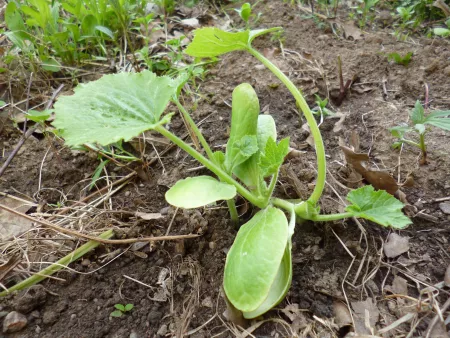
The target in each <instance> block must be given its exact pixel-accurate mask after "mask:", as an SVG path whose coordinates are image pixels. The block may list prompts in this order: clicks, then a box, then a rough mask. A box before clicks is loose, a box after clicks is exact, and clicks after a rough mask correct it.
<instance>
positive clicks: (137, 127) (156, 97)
mask: <svg viewBox="0 0 450 338" xmlns="http://www.w3.org/2000/svg"><path fill="white" fill-rule="evenodd" d="M279 30H280V28H271V29H266V30H256V31H250V30H245V31H240V32H236V33H231V32H225V31H222V30H220V29H217V28H203V29H199V30H196V31H195V33H194V40H193V41H192V43H191V44H190V45H189V46H188V47H187V49H186V51H185V52H186V54H188V55H191V56H194V57H196V58H212V57H217V56H219V55H222V54H225V53H229V52H233V51H246V52H248V53H250V54H251V55H253V56H254V57H255V58H256V59H258V60H259V61H260V62H261V63H262V64H263V65H265V66H266V67H267V68H268V69H269V70H270V71H271V72H272V73H273V74H274V75H275V76H277V77H278V79H279V80H280V81H281V82H282V83H283V84H284V85H285V86H286V87H287V89H288V90H289V91H290V92H291V93H292V95H293V96H294V98H295V100H296V102H297V105H298V107H299V108H300V109H301V110H302V112H303V114H304V115H305V118H306V120H307V122H308V124H309V127H310V130H311V133H312V135H313V137H314V142H315V151H316V155H317V172H318V174H317V179H316V185H315V187H314V190H313V192H312V194H311V196H310V197H309V198H308V200H306V201H299V202H292V201H287V200H284V199H281V198H274V197H273V196H272V195H273V192H274V190H275V187H276V183H277V180H278V174H279V170H280V167H281V165H282V164H283V162H284V158H285V156H286V155H287V153H288V152H289V138H284V139H282V140H280V141H278V142H277V130H276V125H275V120H274V119H273V117H272V116H270V115H260V114H259V113H260V106H259V100H258V97H257V94H256V92H255V90H254V89H253V88H252V86H250V85H249V84H247V83H243V84H240V85H239V86H237V87H236V88H235V89H234V91H233V95H232V109H231V110H232V112H231V129H230V136H229V139H228V142H227V144H226V148H225V151H224V152H222V151H215V152H213V151H212V150H211V147H210V146H209V144H208V143H207V142H206V140H205V138H204V136H203V135H202V133H201V131H200V130H199V128H198V127H197V126H196V124H195V122H194V120H193V119H192V117H191V116H190V115H189V113H188V111H187V110H186V109H185V108H184V107H183V105H182V104H181V103H180V101H179V99H178V96H179V95H180V92H181V88H182V87H183V85H184V83H185V82H186V81H187V80H188V79H187V78H186V76H183V75H182V76H180V77H178V78H175V79H172V78H170V77H168V76H162V77H158V76H156V75H155V74H153V73H151V72H149V71H144V72H141V73H139V74H130V73H120V74H115V75H106V76H104V77H102V78H101V79H99V80H97V81H93V82H90V83H88V84H84V85H80V86H78V87H77V88H76V90H75V94H74V95H72V96H65V97H62V98H60V99H59V100H58V102H57V103H56V104H55V113H56V114H55V120H54V122H53V124H54V126H55V127H56V128H58V130H59V133H60V134H61V136H62V137H64V139H65V141H66V144H67V145H69V146H75V145H79V144H84V143H98V144H100V145H107V144H111V143H114V142H117V141H120V140H125V141H128V140H130V139H131V138H133V137H136V136H138V135H139V134H140V133H142V132H144V131H146V130H154V131H156V132H158V133H160V134H161V135H163V136H164V137H166V138H167V139H169V140H170V141H172V142H173V143H174V144H175V145H177V146H178V147H179V148H181V149H183V150H184V151H185V152H187V153H188V154H189V155H191V156H192V157H193V158H194V159H196V160H197V161H199V162H200V163H201V164H203V165H204V166H205V167H206V168H207V169H208V170H210V171H211V172H213V173H214V174H215V175H216V176H217V178H218V179H216V178H214V177H211V176H206V175H204V176H197V177H188V178H185V179H182V180H179V181H178V182H177V183H175V185H174V186H172V187H171V188H170V189H169V190H168V191H167V192H166V195H165V198H166V201H167V202H168V203H169V204H171V205H173V206H175V207H178V208H184V209H194V208H201V207H205V206H208V205H210V204H211V203H215V202H217V201H220V200H226V201H227V203H228V207H229V209H230V215H231V218H232V219H233V221H235V222H236V221H237V219H238V214H237V211H236V206H235V202H234V198H235V196H236V195H237V194H239V195H241V196H242V197H243V198H245V199H246V200H247V201H248V202H250V203H251V204H253V205H254V206H255V207H257V208H259V209H260V210H259V211H258V212H256V214H255V215H254V216H253V217H252V218H251V219H250V220H249V221H248V222H247V223H245V224H244V225H242V226H241V227H240V229H239V231H238V232H237V235H236V238H235V241H234V243H233V245H232V247H231V248H230V250H229V252H228V254H227V259H226V262H225V271H224V282H223V285H224V290H225V293H226V297H227V299H228V300H229V302H230V303H231V304H232V305H233V306H234V307H235V308H236V309H237V310H239V311H241V312H242V314H243V316H244V317H245V318H256V317H258V316H260V315H262V314H264V313H265V312H267V311H269V310H270V309H271V308H273V307H274V306H276V305H277V304H278V303H280V302H281V301H282V300H283V298H284V296H285V295H286V293H287V292H288V290H289V287H290V284H291V280H292V252H291V251H292V242H291V238H292V235H293V233H294V228H295V225H296V221H301V220H312V221H333V220H340V219H344V218H350V217H360V218H365V219H367V220H370V221H373V222H376V223H378V224H381V225H383V226H391V227H393V228H397V229H401V228H404V227H405V226H407V225H408V224H410V223H411V221H410V220H409V219H408V218H407V217H406V216H405V215H404V214H403V213H402V212H401V209H402V207H403V204H402V203H401V202H400V201H398V200H397V199H395V198H394V197H393V196H392V195H389V194H388V193H387V192H385V191H382V190H380V191H375V190H374V188H373V187H372V186H365V187H362V188H359V189H356V190H353V191H351V192H350V193H349V194H348V196H347V200H348V201H349V202H350V205H349V206H347V208H346V210H345V212H343V213H339V214H332V215H320V214H319V211H320V210H319V207H318V202H319V199H320V197H321V195H322V193H323V190H324V187H325V178H326V177H325V176H326V158H325V148H324V144H323V140H322V136H321V134H320V131H319V128H318V126H317V123H316V120H315V118H314V115H313V114H312V112H311V110H310V109H309V107H308V104H307V103H306V101H305V99H304V98H303V96H302V95H301V93H300V91H299V90H298V89H297V87H296V86H295V85H294V84H293V83H292V81H291V80H290V79H289V78H288V77H287V76H286V75H285V74H284V73H283V72H282V71H281V70H280V69H278V68H277V67H276V66H275V65H274V64H273V63H272V62H270V60H268V59H267V58H265V57H264V56H263V55H261V54H260V53H259V52H258V51H257V50H255V49H254V48H252V46H251V43H252V41H253V39H255V38H256V37H258V36H260V35H262V34H266V33H270V32H275V31H279ZM170 101H172V102H173V103H175V105H176V106H177V107H178V109H179V111H180V112H181V114H182V115H183V118H184V120H185V121H186V122H187V124H188V127H189V128H190V130H191V131H192V132H193V134H195V137H196V138H197V139H198V141H199V142H200V145H201V147H202V148H203V149H204V151H205V153H206V156H204V155H203V154H202V153H201V152H200V151H199V150H196V149H194V148H193V147H191V146H190V145H189V144H187V143H186V142H185V141H183V140H182V139H180V138H179V137H178V136H177V135H175V134H174V133H173V132H171V131H170V130H169V129H168V128H166V127H164V125H165V124H168V123H169V122H170V119H171V117H172V116H173V113H171V114H166V115H164V116H163V113H164V111H165V109H166V107H167V105H168V103H169V102H170ZM286 214H287V215H289V220H288V218H287V216H286Z"/></svg>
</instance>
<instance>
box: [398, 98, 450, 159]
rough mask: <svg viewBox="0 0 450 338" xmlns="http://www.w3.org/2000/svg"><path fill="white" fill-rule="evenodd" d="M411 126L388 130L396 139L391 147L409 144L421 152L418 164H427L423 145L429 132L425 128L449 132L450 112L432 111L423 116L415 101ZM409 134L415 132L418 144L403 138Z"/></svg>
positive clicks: (421, 109)
mask: <svg viewBox="0 0 450 338" xmlns="http://www.w3.org/2000/svg"><path fill="white" fill-rule="evenodd" d="M409 116H410V117H411V123H412V127H411V126H408V125H406V126H397V127H393V128H391V129H389V131H390V132H391V134H392V136H394V137H396V138H397V139H398V141H396V142H395V143H394V144H393V145H392V146H393V147H394V148H398V147H400V146H401V145H402V144H409V145H411V146H414V147H417V148H419V149H420V151H421V152H422V158H421V159H420V164H426V163H427V146H426V144H425V134H426V133H427V131H428V130H429V128H427V126H428V125H429V126H435V127H438V128H441V129H444V130H450V118H449V117H450V110H447V111H434V112H432V113H430V114H428V115H425V109H424V107H423V106H422V104H421V103H420V101H416V104H415V105H414V109H413V110H412V111H411V112H410V114H409ZM409 132H416V133H417V134H419V142H416V141H413V140H409V139H407V138H405V134H406V133H409Z"/></svg>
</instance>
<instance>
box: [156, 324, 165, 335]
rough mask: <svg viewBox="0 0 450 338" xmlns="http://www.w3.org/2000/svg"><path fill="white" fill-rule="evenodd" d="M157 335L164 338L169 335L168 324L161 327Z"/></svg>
mask: <svg viewBox="0 0 450 338" xmlns="http://www.w3.org/2000/svg"><path fill="white" fill-rule="evenodd" d="M156 334H157V335H158V336H162V337H164V336H165V335H166V334H167V325H166V324H163V325H161V327H160V328H159V330H158V332H156Z"/></svg>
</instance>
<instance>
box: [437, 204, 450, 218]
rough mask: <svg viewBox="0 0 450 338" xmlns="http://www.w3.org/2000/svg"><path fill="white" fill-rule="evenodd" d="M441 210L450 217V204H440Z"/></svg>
mask: <svg viewBox="0 0 450 338" xmlns="http://www.w3.org/2000/svg"><path fill="white" fill-rule="evenodd" d="M439 209H441V211H442V212H443V213H444V214H446V215H450V203H445V202H443V203H439Z"/></svg>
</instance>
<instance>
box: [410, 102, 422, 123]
mask: <svg viewBox="0 0 450 338" xmlns="http://www.w3.org/2000/svg"><path fill="white" fill-rule="evenodd" d="M410 116H411V120H412V122H413V123H414V124H419V123H424V122H425V110H424V109H423V106H422V104H421V103H420V101H419V100H417V101H416V104H415V105H414V109H413V110H412V111H411V113H410Z"/></svg>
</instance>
